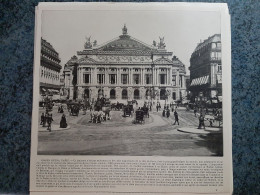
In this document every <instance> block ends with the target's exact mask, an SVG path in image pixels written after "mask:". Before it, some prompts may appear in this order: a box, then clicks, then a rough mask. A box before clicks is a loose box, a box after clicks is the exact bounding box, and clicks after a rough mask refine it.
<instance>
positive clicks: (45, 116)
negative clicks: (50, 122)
mask: <svg viewBox="0 0 260 195" xmlns="http://www.w3.org/2000/svg"><path fill="white" fill-rule="evenodd" d="M47 115H48V112H46V114H44V113H42V116H41V117H42V119H43V121H42V127H45V125H46V122H47Z"/></svg>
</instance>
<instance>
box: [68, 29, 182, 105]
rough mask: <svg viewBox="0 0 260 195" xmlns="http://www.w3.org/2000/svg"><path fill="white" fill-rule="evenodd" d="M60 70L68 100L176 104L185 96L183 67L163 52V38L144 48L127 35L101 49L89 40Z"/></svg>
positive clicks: (123, 30)
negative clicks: (101, 98) (102, 99)
mask: <svg viewBox="0 0 260 195" xmlns="http://www.w3.org/2000/svg"><path fill="white" fill-rule="evenodd" d="M84 47H85V49H84V50H83V51H78V52H77V56H73V57H72V58H71V59H70V60H69V61H68V62H67V63H66V64H65V67H64V76H65V89H66V90H67V97H68V98H69V99H76V98H77V99H86V98H88V99H96V98H98V97H99V96H100V95H101V96H104V97H107V98H110V99H111V100H112V101H113V100H116V101H119V102H122V101H124V100H133V99H136V100H153V101H155V100H156V101H159V100H167V101H172V100H178V99H180V98H181V96H185V91H186V87H185V78H184V77H185V74H186V72H185V66H184V64H183V63H182V62H181V61H180V60H179V59H178V58H177V57H176V56H173V57H172V52H168V51H167V50H166V49H165V47H166V46H165V43H164V38H160V42H159V43H158V44H156V42H155V41H154V42H153V45H148V44H145V43H143V42H141V41H139V40H137V39H135V38H133V37H131V36H129V35H128V33H127V28H126V26H124V27H123V29H122V35H120V36H119V37H117V38H115V39H113V40H111V41H109V42H107V43H105V44H102V45H97V42H96V41H93V42H91V41H90V38H87V41H86V43H85V45H84Z"/></svg>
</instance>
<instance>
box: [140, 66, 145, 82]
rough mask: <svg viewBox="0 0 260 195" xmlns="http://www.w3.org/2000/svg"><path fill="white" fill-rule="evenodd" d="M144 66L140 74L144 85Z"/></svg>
mask: <svg viewBox="0 0 260 195" xmlns="http://www.w3.org/2000/svg"><path fill="white" fill-rule="evenodd" d="M144 72H145V71H144V68H142V74H141V76H142V85H143V86H144V85H145V80H144V79H145V77H144Z"/></svg>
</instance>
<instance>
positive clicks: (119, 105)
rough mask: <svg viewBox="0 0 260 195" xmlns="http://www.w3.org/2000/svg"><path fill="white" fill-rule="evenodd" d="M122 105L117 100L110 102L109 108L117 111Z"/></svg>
mask: <svg viewBox="0 0 260 195" xmlns="http://www.w3.org/2000/svg"><path fill="white" fill-rule="evenodd" d="M123 107H124V104H122V103H119V102H117V103H113V104H111V110H117V111H118V110H121V109H123Z"/></svg>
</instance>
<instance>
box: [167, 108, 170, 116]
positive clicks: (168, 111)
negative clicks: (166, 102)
mask: <svg viewBox="0 0 260 195" xmlns="http://www.w3.org/2000/svg"><path fill="white" fill-rule="evenodd" d="M166 116H167V118H169V116H170V109H169V108H168V109H167V111H166Z"/></svg>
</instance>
